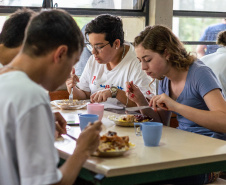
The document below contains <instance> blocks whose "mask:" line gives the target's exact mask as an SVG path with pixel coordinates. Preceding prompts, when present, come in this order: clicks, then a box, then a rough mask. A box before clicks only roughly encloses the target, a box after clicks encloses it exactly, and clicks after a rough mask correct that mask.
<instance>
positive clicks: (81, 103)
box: [50, 99, 89, 110]
mask: <svg viewBox="0 0 226 185" xmlns="http://www.w3.org/2000/svg"><path fill="white" fill-rule="evenodd" d="M50 103H51V105H54V106H56V107H58V108H60V109H65V110H70V109H82V108H84V107H86V105H87V104H88V103H89V100H73V103H70V102H69V99H64V100H54V101H51V102H50Z"/></svg>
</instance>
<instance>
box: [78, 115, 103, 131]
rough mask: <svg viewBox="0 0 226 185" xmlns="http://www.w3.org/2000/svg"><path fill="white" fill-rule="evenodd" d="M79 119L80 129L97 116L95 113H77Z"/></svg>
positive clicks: (96, 118)
mask: <svg viewBox="0 0 226 185" xmlns="http://www.w3.org/2000/svg"><path fill="white" fill-rule="evenodd" d="M78 116H79V121H80V124H79V126H80V129H81V131H82V130H84V128H85V127H86V126H87V125H88V124H89V122H91V123H93V122H95V121H97V120H98V118H99V116H98V115H96V114H78Z"/></svg>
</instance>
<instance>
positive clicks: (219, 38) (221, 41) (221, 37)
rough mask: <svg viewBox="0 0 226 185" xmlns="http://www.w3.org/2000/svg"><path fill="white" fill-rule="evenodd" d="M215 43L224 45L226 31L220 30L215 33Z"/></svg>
mask: <svg viewBox="0 0 226 185" xmlns="http://www.w3.org/2000/svg"><path fill="white" fill-rule="evenodd" d="M217 44H218V45H222V46H226V31H221V32H219V33H218V35H217Z"/></svg>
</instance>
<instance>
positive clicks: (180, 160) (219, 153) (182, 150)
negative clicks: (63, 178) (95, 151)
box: [55, 110, 226, 177]
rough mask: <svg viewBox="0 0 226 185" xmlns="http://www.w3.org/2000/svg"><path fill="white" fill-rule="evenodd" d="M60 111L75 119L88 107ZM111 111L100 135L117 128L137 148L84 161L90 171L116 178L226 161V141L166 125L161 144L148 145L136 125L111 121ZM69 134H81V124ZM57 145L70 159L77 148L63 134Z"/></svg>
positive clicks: (64, 155) (105, 118) (61, 152)
mask: <svg viewBox="0 0 226 185" xmlns="http://www.w3.org/2000/svg"><path fill="white" fill-rule="evenodd" d="M60 112H62V114H63V116H64V117H65V118H66V119H67V120H69V121H72V120H75V121H76V120H77V119H78V117H77V113H86V110H78V111H76V110H74V111H66V110H64V111H60ZM112 114H114V113H110V112H107V111H105V112H104V117H103V119H102V122H103V124H104V128H103V130H102V133H101V134H105V133H106V132H107V131H108V130H111V131H116V132H117V133H118V135H119V136H129V138H130V141H131V142H132V143H134V144H135V148H133V149H131V150H129V151H128V152H127V153H125V154H124V155H123V156H121V157H114V158H100V157H93V156H92V157H90V158H89V159H88V160H87V161H86V163H85V164H84V168H86V169H88V170H90V171H93V172H95V173H100V174H103V175H104V176H106V177H114V176H120V175H127V174H134V173H142V172H149V171H156V170H164V169H169V168H177V167H184V166H190V165H197V164H204V163H211V162H216V161H226V143H225V141H222V140H218V139H214V138H210V137H207V136H202V135H198V134H194V133H190V132H186V131H181V130H178V129H175V128H170V127H167V126H164V127H163V133H162V138H161V141H160V146H158V147H146V146H144V142H143V138H142V136H141V137H139V136H136V135H135V130H134V128H133V127H120V126H116V125H115V124H114V122H113V121H110V120H108V119H107V116H108V115H112ZM68 133H69V134H71V135H73V136H75V137H78V136H79V134H80V128H79V127H78V126H74V127H71V128H70V130H68ZM55 147H56V148H57V149H58V151H59V154H60V157H61V158H63V159H67V158H68V157H69V156H70V155H71V154H72V152H73V150H74V148H75V147H76V143H75V141H73V140H72V139H70V138H69V137H68V136H63V139H59V140H57V141H56V142H55Z"/></svg>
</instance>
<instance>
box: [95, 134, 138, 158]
mask: <svg viewBox="0 0 226 185" xmlns="http://www.w3.org/2000/svg"><path fill="white" fill-rule="evenodd" d="M134 147H135V145H134V144H132V143H131V142H129V136H122V137H120V136H118V135H117V133H116V132H112V131H108V133H107V134H105V135H103V136H101V137H100V144H99V146H98V148H97V150H96V151H95V152H94V153H93V156H98V157H119V156H122V155H124V154H125V153H126V152H127V151H129V150H130V149H132V148H134Z"/></svg>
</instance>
